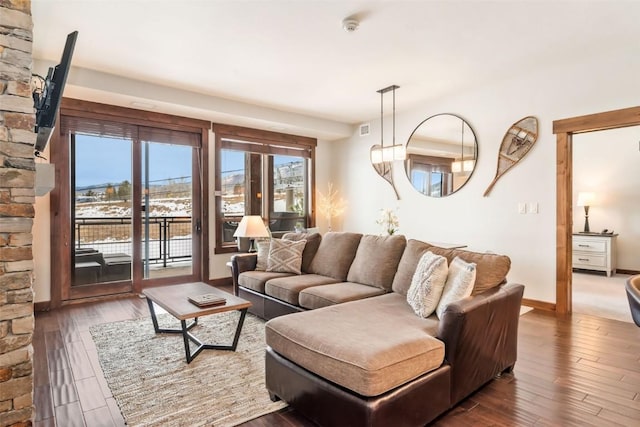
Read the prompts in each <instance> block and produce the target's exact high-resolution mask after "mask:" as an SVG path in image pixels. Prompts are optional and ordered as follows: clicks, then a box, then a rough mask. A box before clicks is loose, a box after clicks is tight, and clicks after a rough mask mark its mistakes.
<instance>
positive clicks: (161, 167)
mask: <svg viewBox="0 0 640 427" xmlns="http://www.w3.org/2000/svg"><path fill="white" fill-rule="evenodd" d="M131 146H132V142H131V141H130V140H124V139H116V138H101V137H95V136H88V135H80V134H77V135H76V188H84V187H88V186H92V185H100V184H108V183H110V184H114V185H115V184H119V183H121V182H122V181H124V180H127V181H129V182H132V177H131V173H132V172H131V156H132V154H131ZM191 150H192V148H191V147H188V146H182V145H171V144H160V143H151V145H150V147H149V165H150V168H149V181H150V182H152V183H153V182H154V181H161V180H167V179H176V180H177V179H179V178H181V177H188V179H186V180H187V181H190V180H191V179H190V177H191V174H192V171H191V169H192V168H191V161H192V158H191ZM142 155H143V156H144V148H143V153H142ZM298 159H299V158H297V157H290V156H274V160H275V164H276V166H277V165H280V164H284V163H289V162H291V161H294V160H298ZM223 160H224V161H223V165H222V170H223V171H228V172H229V173H231V174H232V173H233V172H234V171H242V169H243V167H244V152H242V151H231V150H227V153H226V154H225V156H224V157H223Z"/></svg>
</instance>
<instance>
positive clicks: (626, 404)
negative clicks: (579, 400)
mask: <svg viewBox="0 0 640 427" xmlns="http://www.w3.org/2000/svg"><path fill="white" fill-rule="evenodd" d="M584 401H585V402H589V403H593V404H594V405H598V406H600V407H601V408H607V410H610V411H613V412H616V413H618V414H620V415H624V416H626V417H630V418H634V419H636V420H640V402H638V401H637V400H621V401H617V402H616V399H615V398H613V397H609V398H602V397H598V396H591V395H590V396H587V397H585V399H584Z"/></svg>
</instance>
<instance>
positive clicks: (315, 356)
mask: <svg viewBox="0 0 640 427" xmlns="http://www.w3.org/2000/svg"><path fill="white" fill-rule="evenodd" d="M434 318H435V316H432V317H430V318H428V319H422V318H420V317H418V316H416V315H415V314H414V313H413V310H411V307H409V305H408V304H407V301H406V299H405V297H404V296H403V295H399V294H396V293H390V294H386V295H381V296H377V297H373V298H366V299H364V300H359V301H352V302H347V303H344V304H336V305H332V306H330V307H324V308H320V309H318V310H310V311H305V312H302V313H294V314H290V315H287V316H281V317H278V318H275V319H272V320H270V321H269V322H267V324H266V329H265V332H266V341H267V345H268V346H270V347H271V348H272V349H273V350H274V351H276V352H277V353H279V354H280V355H282V356H284V357H285V358H287V359H289V360H291V361H292V362H294V363H296V364H298V365H300V366H301V367H303V368H305V369H307V370H309V371H311V372H313V373H315V374H317V375H319V376H321V377H323V378H326V379H327V380H329V381H332V382H334V383H336V384H339V385H341V386H342V387H345V388H348V389H349V390H352V391H354V392H356V393H358V394H360V395H363V396H378V395H380V394H382V393H384V392H386V391H388V390H391V389H393V388H396V387H398V386H400V385H402V384H404V383H407V382H409V381H411V380H413V379H414V378H417V377H419V376H421V375H423V374H425V373H427V372H429V371H432V370H434V369H437V368H438V367H439V366H440V365H441V364H442V362H443V358H444V344H443V343H442V342H441V341H439V340H438V339H436V338H433V335H435V333H436V331H437V328H438V321H437V319H434ZM328 336H330V337H331V340H327V337H328ZM427 398H428V397H427Z"/></svg>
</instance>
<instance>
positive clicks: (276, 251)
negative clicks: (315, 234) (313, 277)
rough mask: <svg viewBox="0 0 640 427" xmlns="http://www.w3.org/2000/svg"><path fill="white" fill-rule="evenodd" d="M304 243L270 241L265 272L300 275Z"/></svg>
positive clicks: (304, 241) (302, 241) (303, 241)
mask: <svg viewBox="0 0 640 427" xmlns="http://www.w3.org/2000/svg"><path fill="white" fill-rule="evenodd" d="M306 243H307V241H306V240H300V241H297V242H294V241H291V240H280V239H272V240H271V247H270V248H269V258H268V259H267V271H276V272H279V273H293V274H301V273H302V272H301V271H300V267H301V266H302V251H303V250H304V246H305V245H306Z"/></svg>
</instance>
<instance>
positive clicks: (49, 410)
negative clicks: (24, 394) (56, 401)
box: [33, 384, 54, 421]
mask: <svg viewBox="0 0 640 427" xmlns="http://www.w3.org/2000/svg"><path fill="white" fill-rule="evenodd" d="M33 404H34V405H35V407H36V408H38V411H36V416H35V420H36V421H42V420H45V419H47V418H53V416H54V412H53V407H54V406H53V397H52V396H51V387H50V386H49V384H46V385H41V386H38V387H34V389H33Z"/></svg>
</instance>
